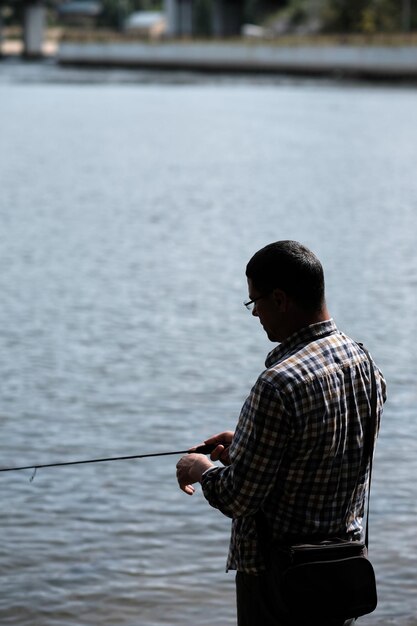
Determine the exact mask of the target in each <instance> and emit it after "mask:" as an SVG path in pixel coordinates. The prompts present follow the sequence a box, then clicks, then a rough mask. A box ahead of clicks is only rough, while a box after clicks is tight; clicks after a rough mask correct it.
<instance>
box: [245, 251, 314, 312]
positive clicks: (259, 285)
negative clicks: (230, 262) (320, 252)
mask: <svg viewBox="0 0 417 626" xmlns="http://www.w3.org/2000/svg"><path fill="white" fill-rule="evenodd" d="M246 276H247V277H248V278H250V280H251V281H252V283H253V286H254V287H255V289H256V290H257V291H259V293H261V294H265V295H266V294H269V293H271V292H272V291H273V290H274V289H276V288H279V289H282V291H284V292H285V293H286V294H287V295H288V296H290V297H291V298H293V300H294V301H295V302H296V304H298V306H299V307H300V308H301V309H303V310H304V311H308V312H316V311H319V310H321V309H322V307H323V306H324V302H325V295H324V273H323V267H322V265H321V263H320V261H319V260H318V258H317V257H316V255H315V254H313V252H311V250H309V249H308V248H306V247H305V246H303V245H302V244H301V243H298V242H297V241H291V240H285V241H276V242H275V243H270V244H269V245H267V246H265V247H264V248H262V249H261V250H258V252H256V254H254V255H253V257H252V258H251V260H250V261H249V263H248V264H247V266H246Z"/></svg>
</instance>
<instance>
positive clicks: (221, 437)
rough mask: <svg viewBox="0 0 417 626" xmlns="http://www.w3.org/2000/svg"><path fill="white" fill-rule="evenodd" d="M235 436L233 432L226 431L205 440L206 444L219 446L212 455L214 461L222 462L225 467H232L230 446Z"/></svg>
mask: <svg viewBox="0 0 417 626" xmlns="http://www.w3.org/2000/svg"><path fill="white" fill-rule="evenodd" d="M233 435H234V433H233V431H231V430H225V431H224V432H222V433H218V434H217V435H213V436H212V437H210V438H209V439H206V440H205V442H204V443H208V444H217V446H216V447H215V448H214V450H213V452H212V453H211V454H210V458H211V460H212V461H221V463H223V465H230V458H229V446H230V444H231V443H232V439H233Z"/></svg>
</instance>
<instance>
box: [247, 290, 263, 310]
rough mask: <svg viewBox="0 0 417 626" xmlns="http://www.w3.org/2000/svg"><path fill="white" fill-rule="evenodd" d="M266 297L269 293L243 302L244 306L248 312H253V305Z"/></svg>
mask: <svg viewBox="0 0 417 626" xmlns="http://www.w3.org/2000/svg"><path fill="white" fill-rule="evenodd" d="M267 296H269V293H265V294H264V295H263V296H258V297H257V298H254V299H253V300H249V302H244V303H243V304H244V306H245V307H246V308H247V309H248V311H253V309H254V308H255V304H256V303H257V302H258V300H261V299H262V298H266V297H267Z"/></svg>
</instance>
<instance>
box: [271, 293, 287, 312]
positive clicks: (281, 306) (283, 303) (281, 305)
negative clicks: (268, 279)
mask: <svg viewBox="0 0 417 626" xmlns="http://www.w3.org/2000/svg"><path fill="white" fill-rule="evenodd" d="M272 299H273V302H274V304H275V306H276V307H277V309H278V311H279V312H280V313H285V311H287V310H288V305H289V298H288V295H287V294H286V293H285V291H282V289H279V288H278V287H276V288H275V289H274V291H273V292H272Z"/></svg>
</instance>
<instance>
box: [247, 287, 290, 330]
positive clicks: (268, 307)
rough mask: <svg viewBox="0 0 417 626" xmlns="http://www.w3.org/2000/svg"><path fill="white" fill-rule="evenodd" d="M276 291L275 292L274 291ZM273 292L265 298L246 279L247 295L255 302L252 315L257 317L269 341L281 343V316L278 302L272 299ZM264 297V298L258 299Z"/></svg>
mask: <svg viewBox="0 0 417 626" xmlns="http://www.w3.org/2000/svg"><path fill="white" fill-rule="evenodd" d="M275 291H276V290H275ZM275 291H274V292H273V293H271V294H269V295H267V296H264V294H263V293H260V292H259V291H258V290H257V289H256V288H255V287H254V285H253V283H252V281H251V279H250V278H248V293H249V299H250V300H256V298H260V299H259V300H257V302H255V305H254V308H253V310H252V315H253V316H254V317H258V318H259V321H260V323H261V324H262V327H263V329H264V331H265V332H266V334H267V336H268V339H269V340H270V341H274V342H275V341H283V340H284V339H285V336H284V335H285V333H284V334H283V330H284V329H283V326H282V322H283V316H282V312H281V310H280V309H281V307H280V305H279V302H278V303H277V300H276V298H275V297H274V294H275ZM260 296H264V297H260Z"/></svg>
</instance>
